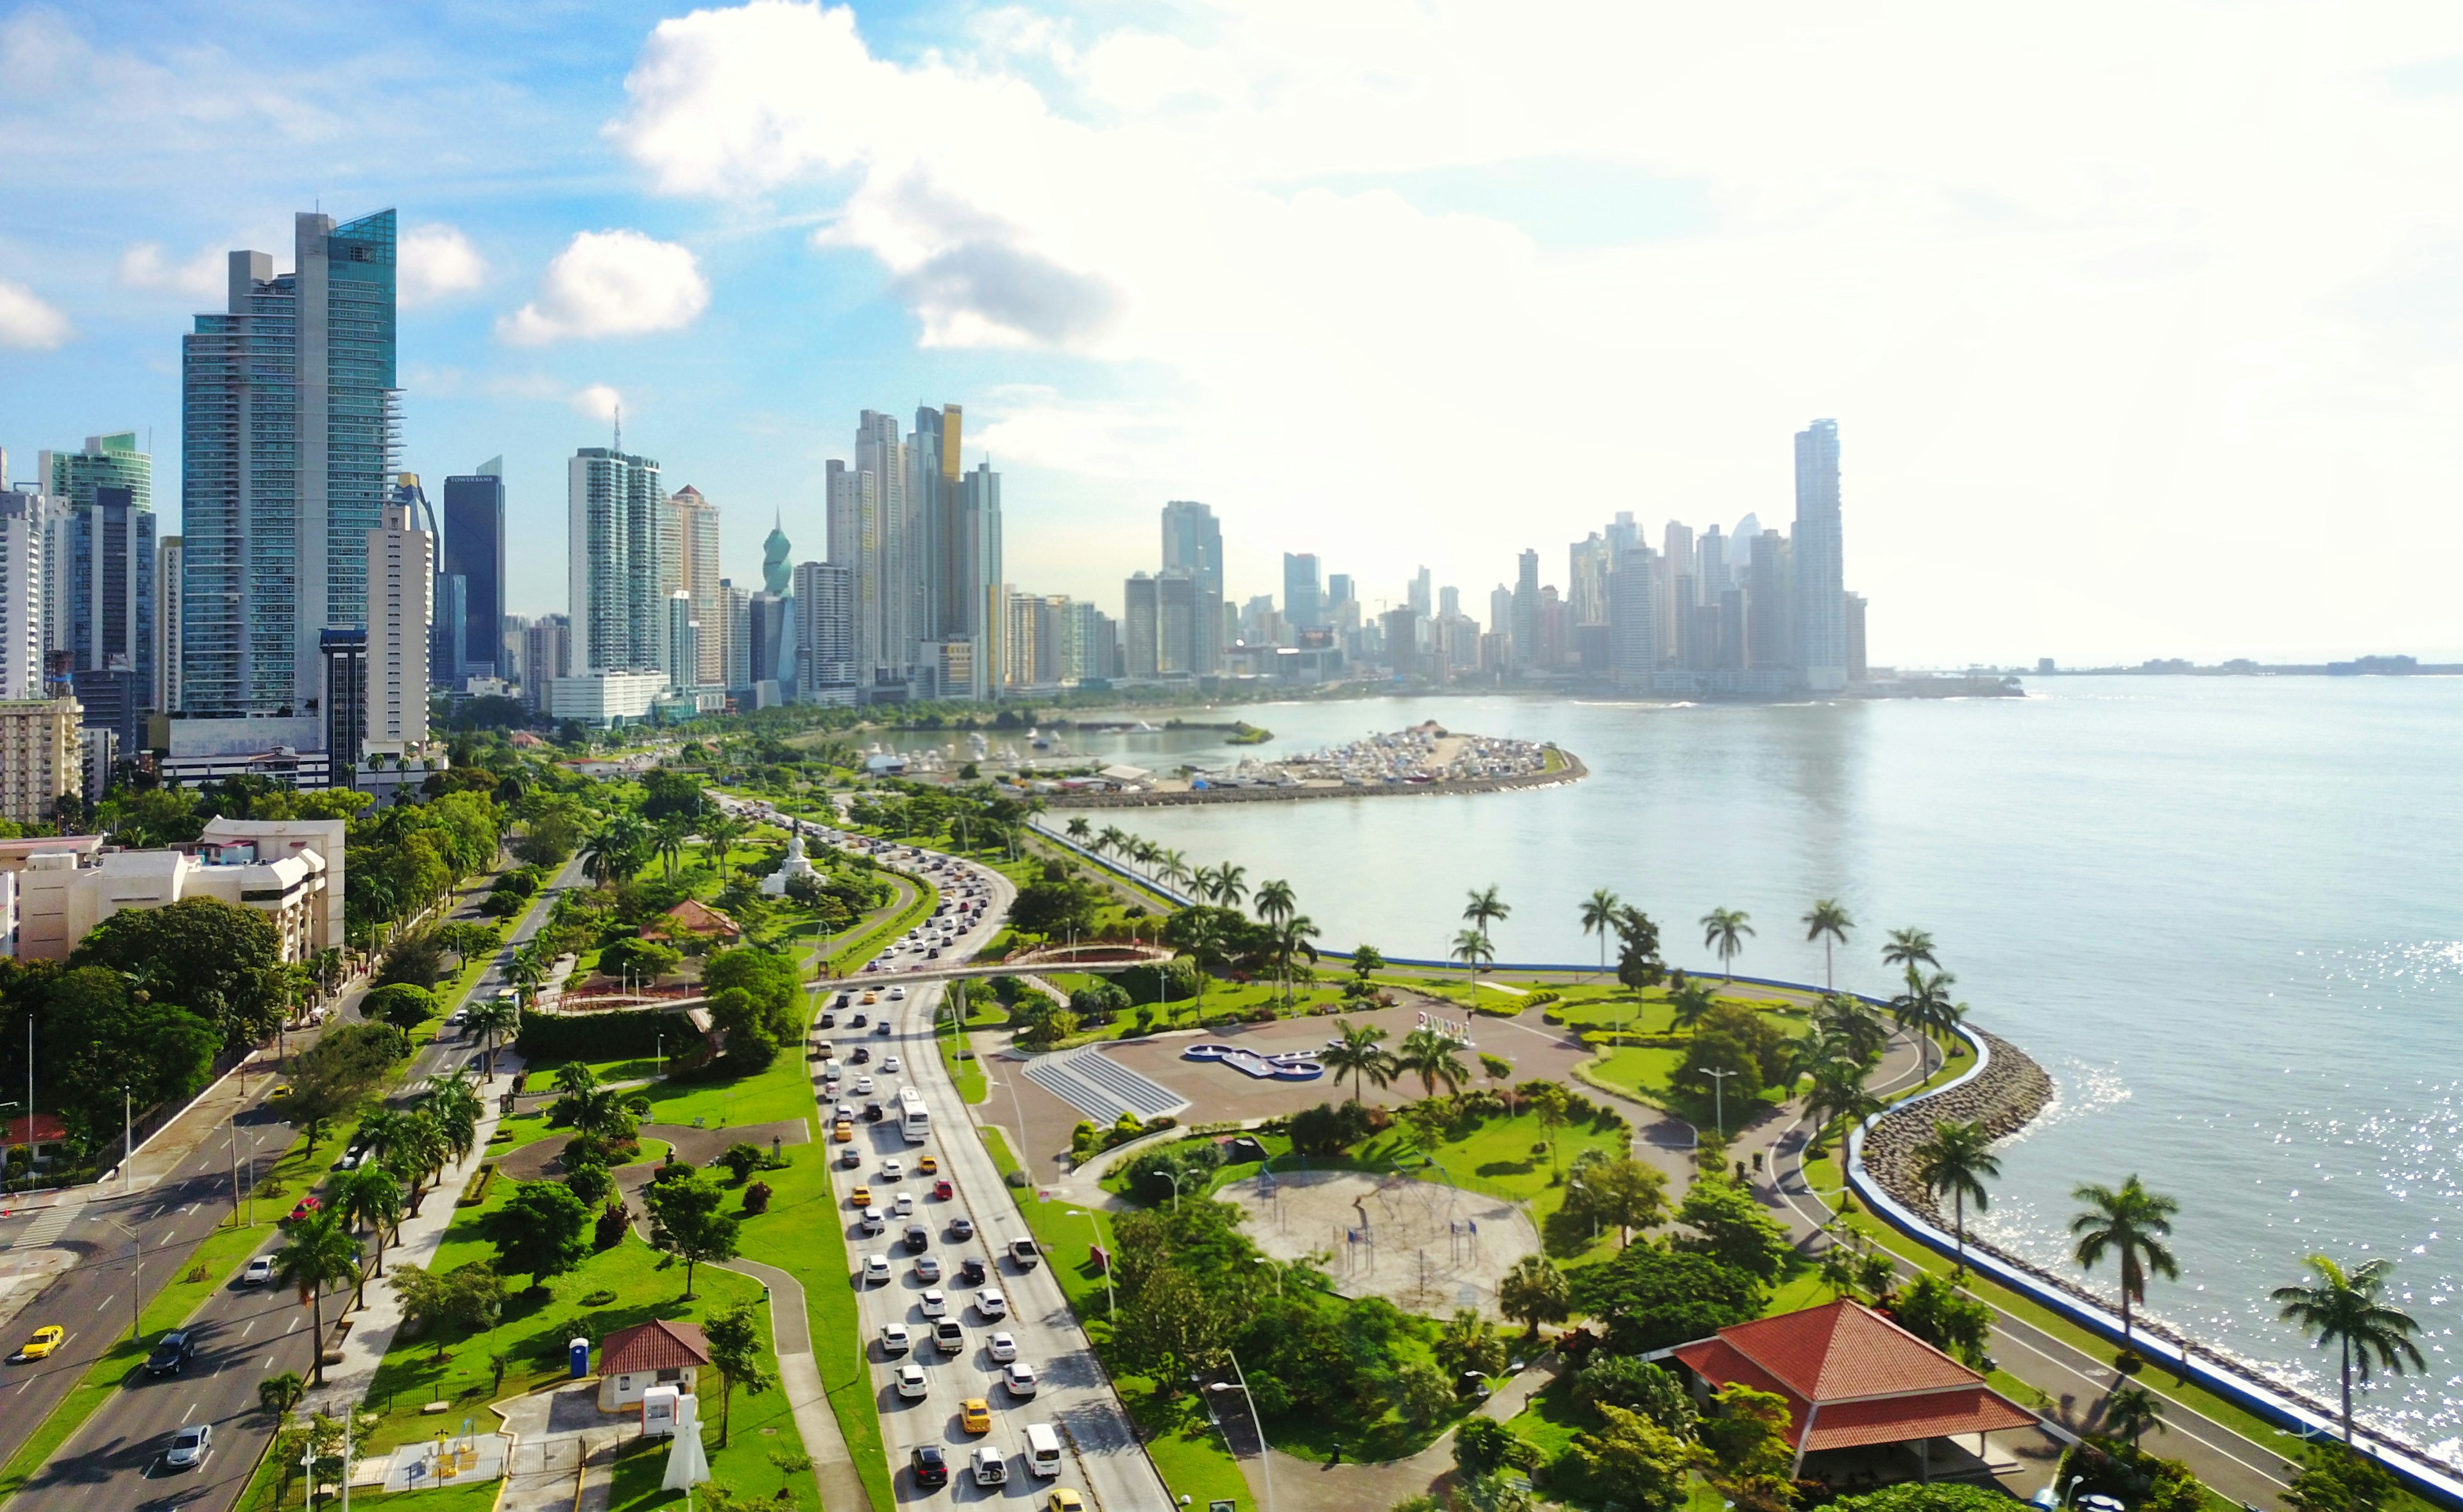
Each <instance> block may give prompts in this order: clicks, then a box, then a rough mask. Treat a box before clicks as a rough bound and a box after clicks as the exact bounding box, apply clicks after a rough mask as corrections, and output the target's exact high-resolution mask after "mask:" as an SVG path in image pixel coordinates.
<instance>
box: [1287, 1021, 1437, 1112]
mask: <svg viewBox="0 0 2463 1512" xmlns="http://www.w3.org/2000/svg"><path fill="white" fill-rule="evenodd" d="M1334 1026H1335V1040H1334V1043H1333V1044H1331V1045H1329V1046H1327V1047H1326V1048H1325V1049H1324V1050H1323V1051H1322V1052H1321V1053H1320V1054H1319V1056H1318V1061H1319V1064H1320V1065H1322V1066H1324V1067H1325V1068H1326V1069H1328V1070H1330V1071H1332V1072H1334V1079H1335V1080H1336V1081H1337V1082H1338V1083H1339V1082H1340V1081H1341V1080H1342V1078H1344V1077H1345V1076H1348V1077H1350V1078H1351V1100H1352V1101H1353V1102H1359V1101H1360V1100H1361V1094H1362V1090H1363V1086H1362V1084H1363V1083H1367V1082H1374V1083H1375V1084H1376V1085H1377V1086H1378V1087H1380V1088H1384V1087H1390V1086H1392V1085H1393V1084H1394V1083H1395V1082H1398V1081H1400V1080H1402V1079H1403V1078H1404V1077H1406V1076H1416V1077H1418V1078H1419V1079H1420V1091H1421V1093H1422V1094H1423V1095H1424V1096H1428V1097H1434V1096H1435V1095H1436V1094H1437V1087H1438V1085H1439V1084H1440V1083H1442V1084H1443V1085H1444V1087H1445V1089H1446V1091H1449V1092H1454V1091H1461V1090H1462V1088H1463V1085H1464V1084H1465V1083H1467V1082H1469V1081H1470V1080H1471V1067H1470V1065H1469V1064H1468V1063H1466V1062H1465V1061H1464V1060H1463V1057H1462V1046H1461V1045H1460V1043H1458V1042H1457V1041H1455V1040H1453V1039H1451V1038H1449V1037H1448V1036H1447V1035H1444V1034H1441V1033H1439V1032H1437V1031H1436V1030H1435V1029H1413V1030H1412V1031H1411V1032H1410V1033H1408V1034H1406V1035H1404V1036H1403V1043H1402V1044H1401V1045H1399V1046H1397V1047H1396V1048H1393V1049H1390V1050H1389V1049H1387V1048H1385V1047H1384V1039H1385V1030H1384V1028H1383V1027H1382V1026H1378V1025H1374V1024H1354V1023H1352V1022H1351V1021H1350V1020H1349V1019H1337V1020H1335V1021H1334Z"/></svg>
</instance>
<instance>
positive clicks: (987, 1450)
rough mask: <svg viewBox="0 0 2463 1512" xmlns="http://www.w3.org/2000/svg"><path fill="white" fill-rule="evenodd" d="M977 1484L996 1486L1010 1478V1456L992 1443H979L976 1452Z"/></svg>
mask: <svg viewBox="0 0 2463 1512" xmlns="http://www.w3.org/2000/svg"><path fill="white" fill-rule="evenodd" d="M973 1458H974V1465H975V1484H977V1485H979V1486H996V1485H999V1484H1001V1483H1002V1482H1003V1481H1006V1480H1009V1456H1007V1455H1005V1454H1003V1453H1001V1452H1000V1451H999V1450H998V1449H996V1448H994V1447H993V1446H992V1445H991V1444H977V1445H976V1446H975V1453H974V1457H973Z"/></svg>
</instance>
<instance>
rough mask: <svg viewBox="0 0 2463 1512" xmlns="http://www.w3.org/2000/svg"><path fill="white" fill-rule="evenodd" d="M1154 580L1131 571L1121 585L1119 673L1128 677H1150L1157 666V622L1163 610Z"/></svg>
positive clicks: (1158, 642) (1141, 573) (1149, 576)
mask: <svg viewBox="0 0 2463 1512" xmlns="http://www.w3.org/2000/svg"><path fill="white" fill-rule="evenodd" d="M1157 594H1158V589H1157V584H1156V582H1155V579H1154V578H1153V577H1152V576H1151V575H1149V574H1147V573H1145V572H1135V573H1132V574H1131V575H1130V577H1129V580H1128V581H1127V582H1126V583H1123V585H1121V660H1122V675H1123V677H1127V678H1130V679H1133V680H1134V679H1142V678H1151V677H1153V676H1154V675H1155V673H1156V671H1157V670H1158V668H1157V661H1156V658H1157V654H1158V650H1159V646H1160V641H1159V638H1158V636H1157V629H1158V621H1159V618H1160V616H1161V615H1162V613H1163V607H1162V603H1161V600H1160V599H1159V597H1158V596H1157Z"/></svg>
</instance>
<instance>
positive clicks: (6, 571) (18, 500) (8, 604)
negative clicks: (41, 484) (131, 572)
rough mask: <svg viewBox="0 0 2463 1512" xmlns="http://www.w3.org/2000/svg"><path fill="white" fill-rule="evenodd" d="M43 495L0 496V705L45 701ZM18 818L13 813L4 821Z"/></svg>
mask: <svg viewBox="0 0 2463 1512" xmlns="http://www.w3.org/2000/svg"><path fill="white" fill-rule="evenodd" d="M47 508H48V498H47V496H46V495H43V494H39V493H35V492H33V491H31V490H27V489H10V490H8V491H5V492H0V701H5V702H11V703H15V702H25V701H27V700H32V699H40V698H42V697H43V693H44V688H43V639H44V637H43V581H44V575H45V572H44V569H45V566H46V563H45V555H46V553H45V551H44V546H45V542H44V539H43V537H44V529H43V527H44V514H45V512H46V509H47ZM7 817H9V818H12V819H13V818H16V817H17V815H16V814H15V813H14V812H11V813H9V814H8V815H7Z"/></svg>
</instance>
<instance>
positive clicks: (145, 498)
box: [0, 430, 154, 509]
mask: <svg viewBox="0 0 2463 1512" xmlns="http://www.w3.org/2000/svg"><path fill="white" fill-rule="evenodd" d="M36 464H37V466H38V468H39V472H40V479H39V482H38V484H37V486H38V487H39V488H40V489H41V491H42V492H45V493H48V494H50V495H51V496H52V497H53V498H54V499H57V500H60V501H61V502H62V503H63V504H65V505H67V506H68V508H72V509H83V508H92V507H93V505H94V500H95V490H96V489H98V488H124V489H126V490H127V491H128V497H129V500H130V502H131V503H133V504H134V505H135V506H136V507H137V508H141V509H151V508H154V459H153V458H152V457H151V456H148V455H147V454H146V453H144V452H142V451H139V450H138V449H137V433H136V432H135V431H130V430H123V431H120V432H119V433H117V434H115V435H110V436H88V437H87V438H86V439H85V446H84V447H83V449H81V450H78V451H46V452H43V453H40V454H39V455H38V456H37V458H36ZM0 486H5V485H0Z"/></svg>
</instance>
